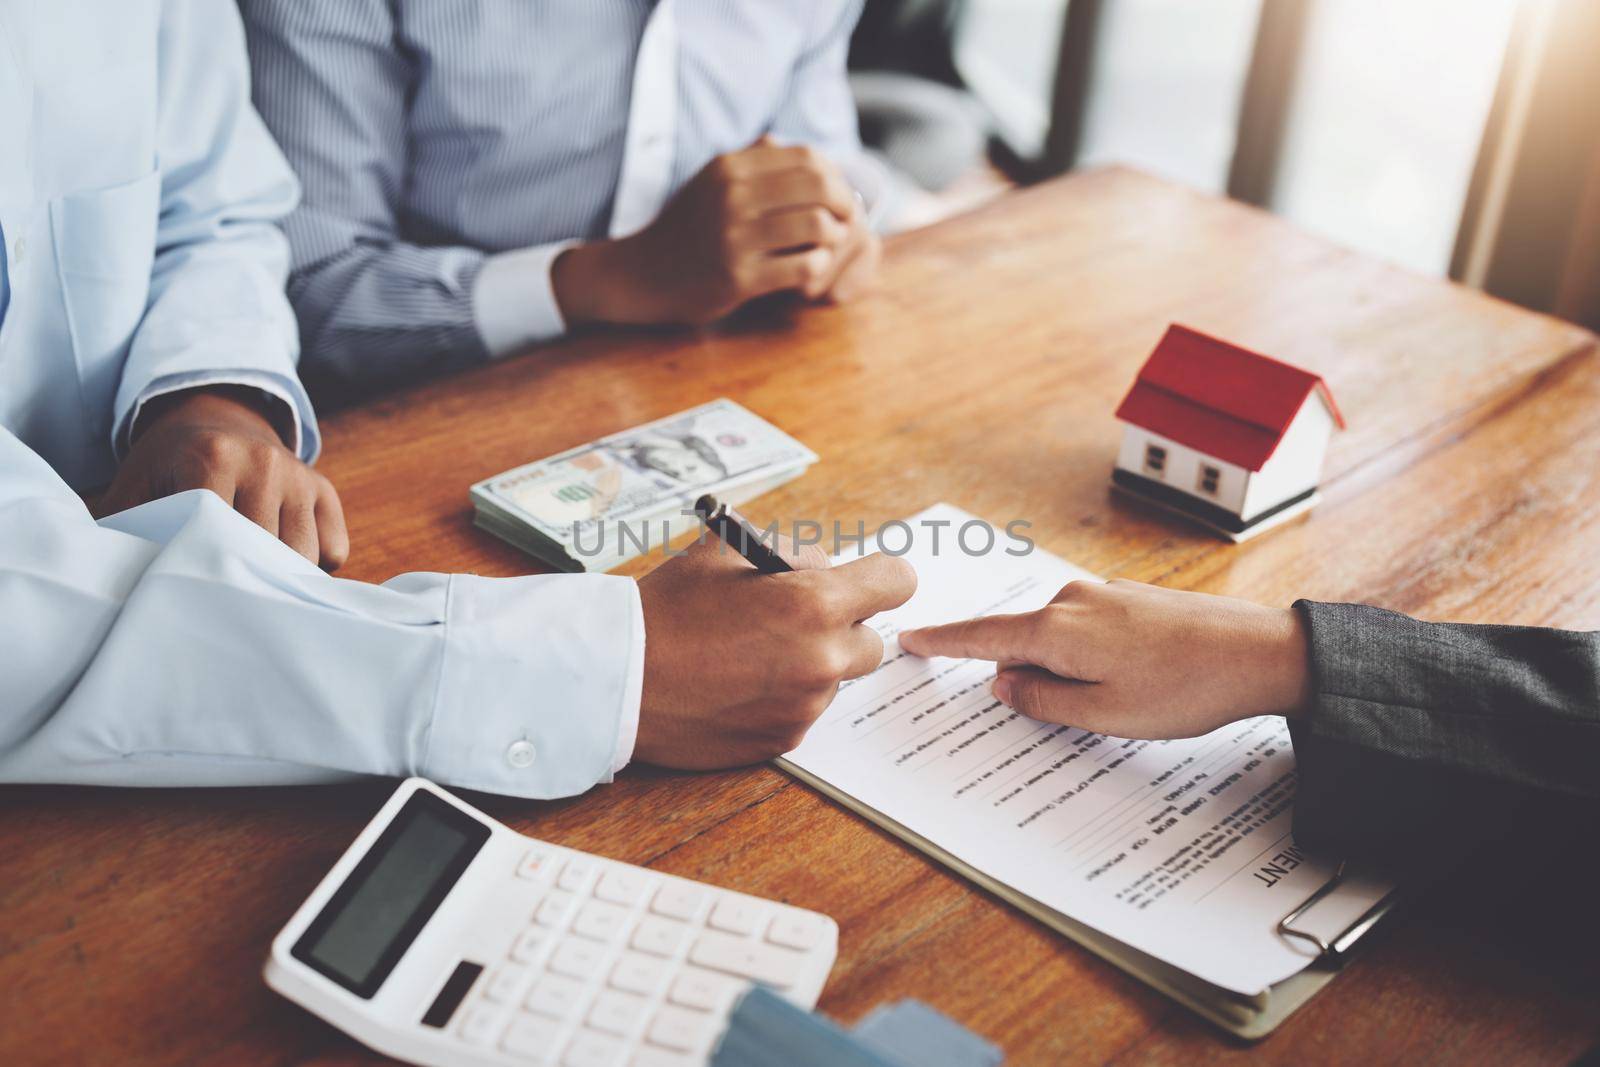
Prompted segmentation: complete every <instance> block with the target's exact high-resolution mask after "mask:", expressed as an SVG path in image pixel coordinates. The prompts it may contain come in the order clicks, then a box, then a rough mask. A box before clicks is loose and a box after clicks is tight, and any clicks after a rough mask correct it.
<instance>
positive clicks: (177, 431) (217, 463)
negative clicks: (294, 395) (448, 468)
mask: <svg viewBox="0 0 1600 1067" xmlns="http://www.w3.org/2000/svg"><path fill="white" fill-rule="evenodd" d="M246 396H247V391H245V390H241V389H239V388H237V387H233V386H221V387H214V388H201V389H190V390H185V391H184V392H181V393H174V394H170V395H168V396H162V397H157V398H156V399H155V400H152V401H151V402H150V403H149V404H147V405H146V407H145V410H144V411H143V412H141V413H140V417H139V423H138V425H137V426H135V427H134V434H135V436H134V439H133V444H132V447H131V448H130V449H129V450H128V457H127V458H126V459H125V460H123V461H122V466H121V467H120V468H119V469H118V470H117V476H116V478H115V479H113V480H112V482H111V487H110V488H109V489H107V490H106V492H105V495H104V496H102V497H101V498H100V501H99V505H98V507H97V508H96V513H97V514H99V515H111V514H115V513H116V512H118V511H125V510H126V509H128V508H131V507H135V506H137V505H139V504H143V503H145V502H146V501H149V500H155V499H157V498H159V497H164V496H171V495H172V494H173V493H181V492H184V491H186V490H189V489H209V490H211V491H212V492H213V493H216V494H217V495H218V496H220V497H221V498H222V499H223V500H224V501H226V502H227V503H229V504H231V505H233V508H234V510H236V511H238V512H239V513H240V514H242V515H243V516H244V517H245V518H247V519H249V520H250V521H251V522H253V523H255V524H256V525H258V526H260V527H261V528H262V529H264V530H266V531H267V532H268V533H270V534H272V535H273V536H274V537H277V538H278V539H279V540H281V541H283V543H284V544H286V545H288V546H289V547H290V548H292V549H294V550H295V551H296V552H298V553H300V554H301V555H302V556H304V557H306V558H307V559H309V560H310V561H311V562H313V563H318V564H320V565H321V566H323V567H324V568H326V569H328V570H333V569H335V568H336V567H338V566H339V565H340V564H341V563H343V562H344V561H345V559H346V558H347V557H348V556H349V555H350V538H349V536H348V535H347V534H346V532H345V526H344V511H343V509H342V508H341V507H340V505H339V495H338V494H337V493H335V492H334V489H333V484H332V483H331V482H329V481H328V479H326V478H324V477H323V476H322V475H320V474H318V473H317V472H316V471H314V470H312V469H311V468H310V467H308V466H306V465H305V464H304V463H301V462H300V460H299V459H297V458H296V457H295V456H294V455H293V454H292V453H290V451H289V450H288V449H287V448H285V447H284V446H283V441H282V439H281V438H280V437H279V435H278V431H277V430H276V429H275V428H274V427H273V425H272V423H271V422H270V421H269V420H268V419H267V417H266V416H265V415H263V414H262V413H261V409H260V407H259V406H258V405H256V404H253V403H251V402H250V401H249V400H248V399H247V398H246Z"/></svg>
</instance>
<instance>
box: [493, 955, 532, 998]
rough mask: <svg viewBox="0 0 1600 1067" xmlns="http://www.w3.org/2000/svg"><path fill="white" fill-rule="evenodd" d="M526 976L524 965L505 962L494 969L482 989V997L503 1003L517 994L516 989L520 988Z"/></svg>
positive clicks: (526, 970) (526, 971)
mask: <svg viewBox="0 0 1600 1067" xmlns="http://www.w3.org/2000/svg"><path fill="white" fill-rule="evenodd" d="M527 976H528V969H527V968H526V967H517V966H515V965H513V964H509V963H508V964H506V965H505V966H504V967H501V968H499V969H498V970H496V971H495V972H494V975H493V976H492V977H490V979H489V984H488V985H487V986H485V987H484V990H483V996H484V999H485V1000H492V1001H494V1002H495V1003H497V1004H504V1003H505V1002H506V1001H508V1000H511V999H512V998H513V997H515V996H516V995H517V991H518V990H520V989H521V988H522V980H523V979H524V978H526V977H527Z"/></svg>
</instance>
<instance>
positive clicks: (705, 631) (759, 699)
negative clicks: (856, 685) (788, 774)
mask: <svg viewBox="0 0 1600 1067" xmlns="http://www.w3.org/2000/svg"><path fill="white" fill-rule="evenodd" d="M808 547H809V548H810V550H811V551H810V552H809V553H807V554H805V555H802V556H796V555H795V554H793V553H790V552H786V553H785V555H786V556H787V557H788V558H789V560H790V562H791V564H793V565H794V566H796V567H797V568H800V569H797V570H795V571H793V572H791V573H788V574H762V573H760V572H759V571H757V570H756V569H755V568H754V567H752V566H751V565H750V564H749V563H746V562H745V561H744V559H743V558H741V557H740V556H739V554H738V553H737V552H734V551H733V550H732V549H731V548H728V547H727V546H726V545H724V544H723V543H722V542H721V541H719V540H717V539H716V538H714V537H711V536H709V535H707V538H706V539H705V540H704V541H702V542H700V543H698V544H696V545H695V546H694V547H692V548H691V549H689V551H688V553H687V554H686V555H684V556H681V557H679V558H677V559H673V560H669V561H668V562H666V563H664V564H662V565H661V567H660V568H658V569H657V570H655V571H653V572H652V573H650V574H648V575H646V576H645V577H644V578H643V579H642V580H641V581H640V582H639V595H640V597H641V598H642V600H643V603H644V628H645V646H644V650H645V651H644V696H643V700H642V702H641V706H640V710H639V738H638V742H637V743H636V745H635V747H634V755H635V758H637V759H640V760H644V761H645V762H648V763H655V764H659V765H661V766H664V767H679V768H683V769H686V770H706V769H710V768H713V767H734V766H740V765H742V764H747V763H756V762H759V761H760V760H764V759H770V758H771V757H773V756H776V755H780V754H782V753H784V752H788V751H789V750H790V749H792V748H794V747H795V746H796V745H798V744H799V743H800V741H801V739H802V738H803V737H805V734H806V730H807V729H809V728H810V726H811V724H812V723H813V722H814V721H816V718H817V716H819V715H821V714H822V712H823V711H824V710H826V708H827V706H828V704H829V703H830V702H831V701H832V700H833V694H834V691H835V690H837V689H838V687H839V683H840V682H841V681H843V680H844V679H846V678H855V677H857V676H859V675H863V674H866V673H868V672H870V671H872V670H874V669H876V668H877V666H878V664H879V663H880V662H881V661H882V659H883V639H882V638H880V637H879V636H878V635H877V633H875V632H874V631H873V630H872V629H871V628H869V627H867V626H864V625H862V621H863V620H865V619H869V618H871V617H872V616H873V615H875V614H877V613H878V612H880V611H887V610H888V609H890V608H893V607H897V606H899V605H900V604H903V603H905V602H906V601H907V600H909V599H910V598H911V594H912V593H913V592H915V591H916V587H917V576H916V572H915V571H913V570H912V569H911V566H910V565H909V564H907V563H906V562H905V561H904V560H900V559H896V558H893V557H890V556H884V555H873V556H867V557H865V558H863V559H858V560H852V561H850V562H849V563H846V564H844V565H843V566H841V567H833V568H829V567H828V564H827V560H826V558H825V557H823V555H822V553H821V552H820V551H817V550H816V548H815V546H808Z"/></svg>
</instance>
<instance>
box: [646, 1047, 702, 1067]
mask: <svg viewBox="0 0 1600 1067" xmlns="http://www.w3.org/2000/svg"><path fill="white" fill-rule="evenodd" d="M705 1062H706V1059H705V1057H704V1056H697V1055H695V1054H694V1053H685V1052H670V1051H668V1050H667V1049H664V1048H657V1047H656V1046H654V1045H641V1046H640V1047H639V1048H637V1049H635V1050H634V1053H633V1059H631V1060H629V1061H628V1067H705Z"/></svg>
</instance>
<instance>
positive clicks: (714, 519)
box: [694, 493, 794, 574]
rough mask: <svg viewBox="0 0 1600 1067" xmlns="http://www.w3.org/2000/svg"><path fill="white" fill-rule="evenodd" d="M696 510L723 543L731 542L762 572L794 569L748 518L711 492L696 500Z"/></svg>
mask: <svg viewBox="0 0 1600 1067" xmlns="http://www.w3.org/2000/svg"><path fill="white" fill-rule="evenodd" d="M694 512H695V514H696V515H698V516H700V521H701V522H703V523H705V526H706V529H708V530H710V531H711V532H712V533H714V534H716V535H717V536H718V537H720V538H722V541H723V543H724V544H727V545H730V546H732V548H733V550H734V551H735V552H737V553H739V555H741V556H743V557H744V558H745V559H747V560H749V561H750V562H751V563H752V564H754V565H755V568H756V570H758V571H760V572H761V573H762V574H782V573H784V572H785V571H792V570H794V568H793V567H791V566H789V563H788V561H787V560H785V559H784V558H783V557H782V556H780V555H778V554H777V553H776V552H774V551H773V550H772V547H771V546H770V545H768V544H767V543H766V542H765V541H763V540H762V539H761V534H760V533H758V532H757V531H756V530H755V528H754V527H752V526H751V525H750V522H749V520H747V519H746V518H745V517H744V516H743V515H740V514H739V513H738V512H737V511H734V510H733V509H732V508H730V507H728V505H726V504H721V503H718V502H717V498H716V497H714V496H712V495H711V494H710V493H707V494H706V495H705V496H703V497H701V498H700V499H699V500H696V501H695V502H694Z"/></svg>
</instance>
